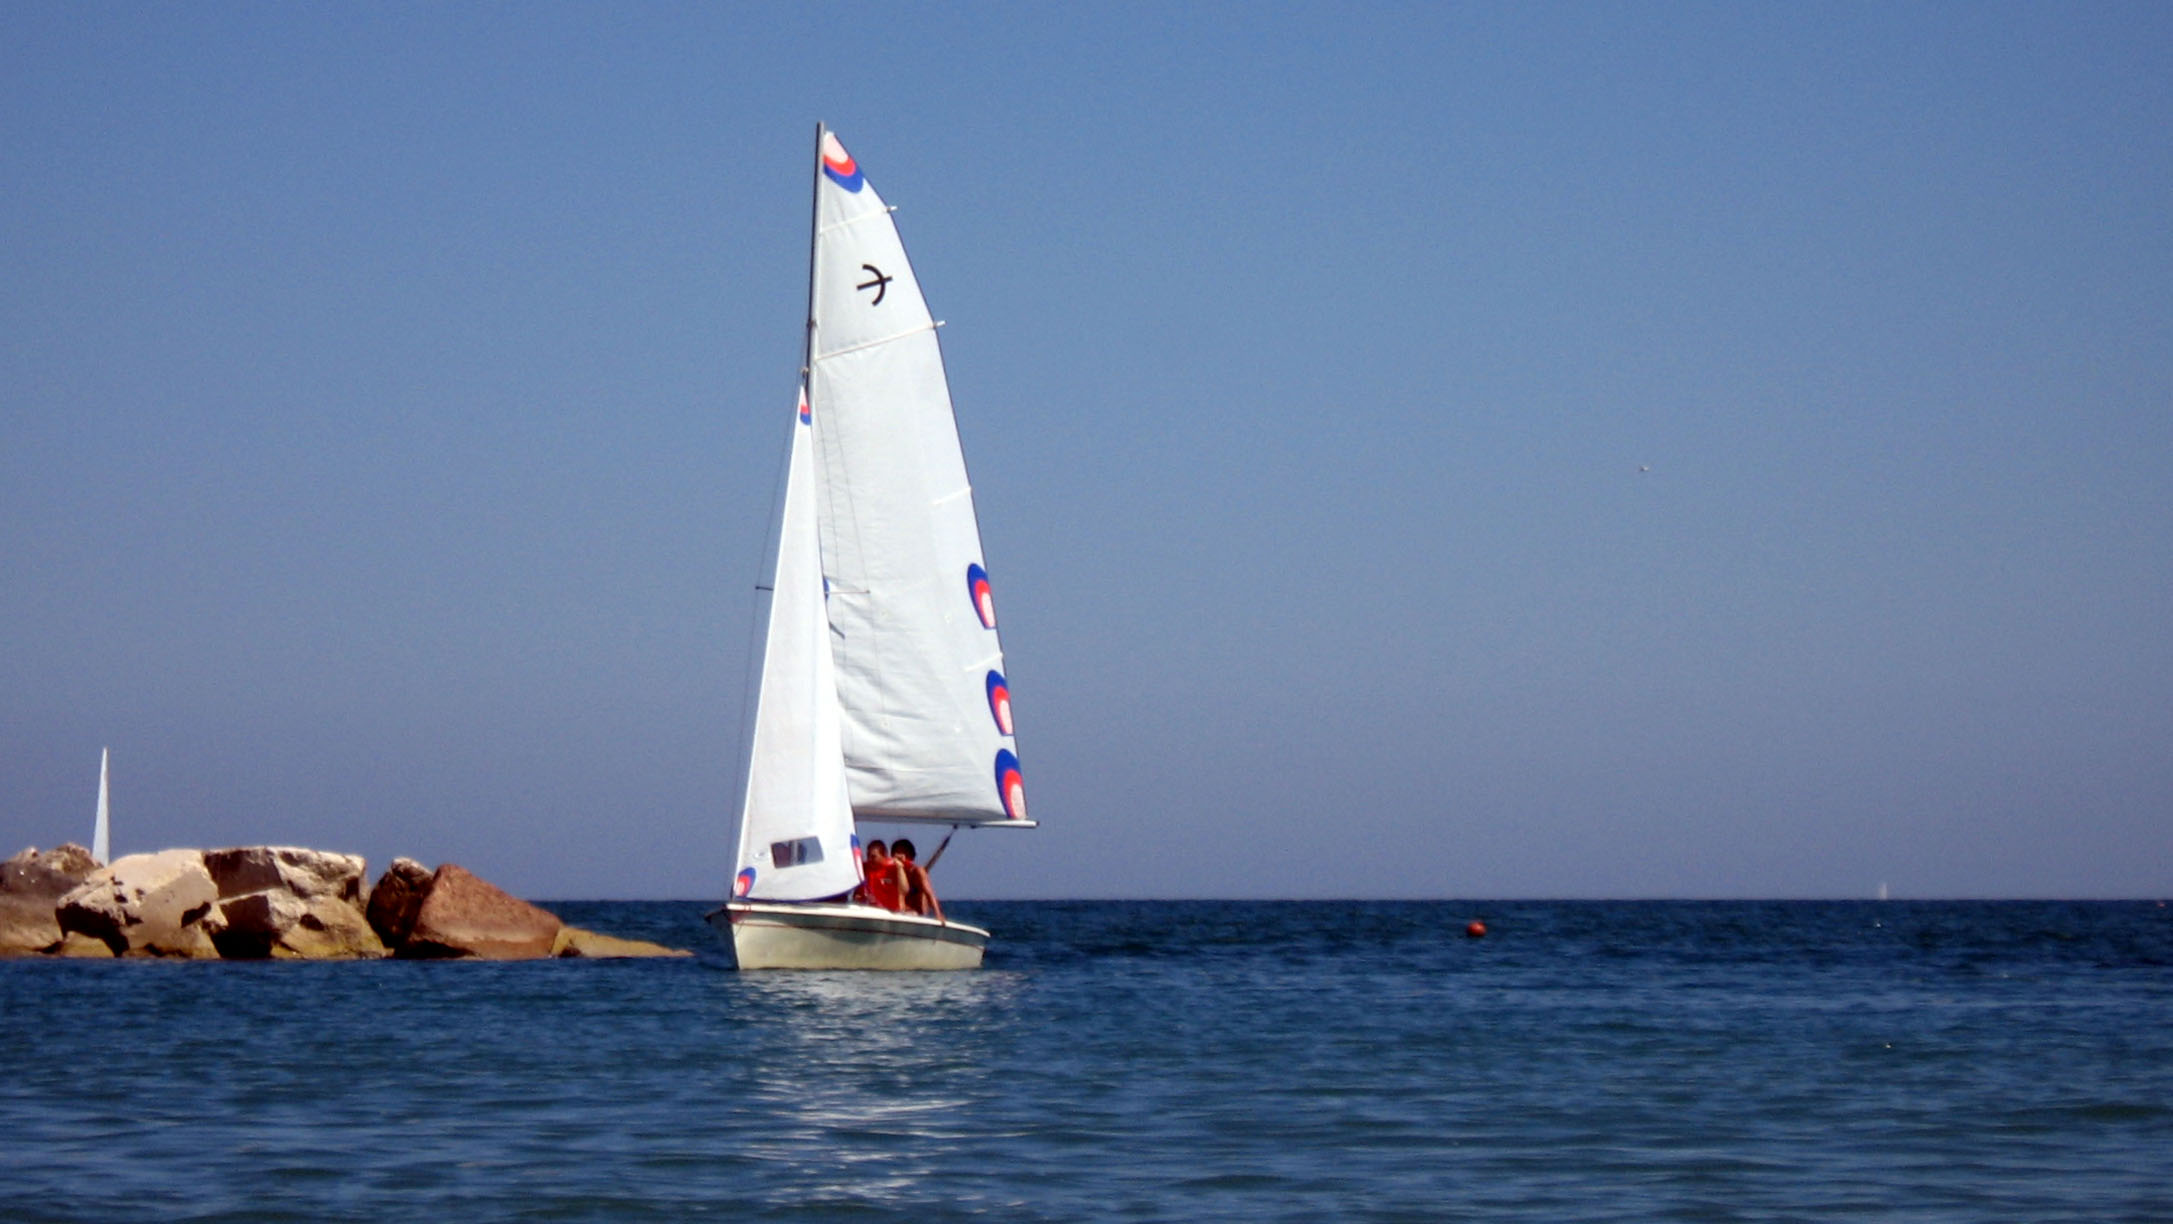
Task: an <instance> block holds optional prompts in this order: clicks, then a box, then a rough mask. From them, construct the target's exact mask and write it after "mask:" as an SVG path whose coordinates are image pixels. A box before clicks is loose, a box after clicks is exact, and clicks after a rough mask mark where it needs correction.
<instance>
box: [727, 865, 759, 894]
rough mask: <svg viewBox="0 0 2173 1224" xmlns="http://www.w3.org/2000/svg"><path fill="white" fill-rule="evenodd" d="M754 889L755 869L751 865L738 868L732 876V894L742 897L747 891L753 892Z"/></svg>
mask: <svg viewBox="0 0 2173 1224" xmlns="http://www.w3.org/2000/svg"><path fill="white" fill-rule="evenodd" d="M754 890H755V869H754V868H752V867H742V868H740V869H739V874H738V875H737V876H734V877H733V878H732V895H733V896H735V897H744V896H746V895H747V894H748V893H751V892H753V891H754Z"/></svg>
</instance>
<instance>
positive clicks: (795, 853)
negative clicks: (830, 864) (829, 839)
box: [770, 837, 822, 867]
mask: <svg viewBox="0 0 2173 1224" xmlns="http://www.w3.org/2000/svg"><path fill="white" fill-rule="evenodd" d="M821 861H822V840H821V839H820V838H815V837H800V838H795V839H793V840H792V841H781V842H771V843H770V863H771V865H772V866H777V867H798V866H801V865H802V864H805V863H819V862H821Z"/></svg>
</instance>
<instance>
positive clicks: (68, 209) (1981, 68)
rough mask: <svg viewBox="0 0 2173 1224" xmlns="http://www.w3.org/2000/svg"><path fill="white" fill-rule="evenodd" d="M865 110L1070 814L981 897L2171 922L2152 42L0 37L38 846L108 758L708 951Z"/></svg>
mask: <svg viewBox="0 0 2173 1224" xmlns="http://www.w3.org/2000/svg"><path fill="white" fill-rule="evenodd" d="M818 119H821V120H825V121H827V122H829V123H830V124H831V125H832V126H833V127H835V128H836V129H837V130H838V131H839V133H840V135H841V137H842V138H843V140H844V141H845V143H846V145H847V147H848V148H849V149H851V150H852V152H853V153H854V154H855V155H856V157H857V158H858V159H859V161H860V164H861V166H862V167H863V168H864V169H865V170H866V171H867V173H868V175H869V177H870V178H871V179H872V180H873V181H874V182H875V183H876V184H877V185H878V187H879V188H880V189H881V191H882V192H883V194H884V196H885V197H886V198H887V199H888V200H889V201H890V202H892V203H893V204H896V205H898V206H899V210H900V211H899V222H900V226H901V228H902V230H903V231H904V233H905V236H906V240H907V243H908V244H909V246H910V248H911V250H912V252H913V254H914V259H915V264H916V268H917V271H918V273H919V275H920V278H921V280H922V283H923V285H924V286H925V288H926V290H927V292H928V295H929V298H930V303H931V306H932V307H933V308H934V310H935V313H936V314H937V316H938V317H939V318H943V319H945V320H946V321H947V323H948V326H947V327H946V328H945V330H944V341H945V353H946V360H947V363H948V365H949V368H950V374H951V379H952V388H953V392H954V395H955V397H956V398H957V401H958V409H959V416H960V421H961V430H962V433H963V436H964V441H965V446H966V453H967V461H968V463H969V465H970V467H971V469H972V472H973V475H974V480H975V485H976V490H977V496H978V499H979V502H980V506H981V519H982V525H983V533H984V536H985V544H986V549H987V555H988V559H989V565H990V569H991V570H992V571H993V573H994V574H995V577H996V582H997V591H998V595H997V597H998V600H999V603H1000V606H1001V608H1002V615H1003V620H1004V630H1005V646H1006V650H1007V656H1008V657H1007V663H1008V667H1007V671H1008V673H1009V675H1010V678H1011V680H1012V684H1013V690H1014V694H1015V698H1016V702H1017V712H1018V718H1019V724H1020V744H1021V755H1022V756H1023V757H1024V759H1025V763H1026V767H1027V777H1028V785H1029V792H1030V794H1031V808H1032V812H1033V814H1034V816H1035V817H1036V818H1037V819H1039V820H1041V821H1042V822H1043V824H1044V827H1043V828H1042V829H1041V830H1039V831H1037V832H1033V833H1009V832H1002V833H997V832H992V833H983V834H978V835H971V836H966V837H962V838H961V840H960V843H959V844H958V845H956V846H954V847H953V849H952V851H951V853H950V855H949V856H947V857H946V859H945V860H944V863H943V866H942V869H941V870H940V871H939V873H938V876H939V883H940V884H942V886H943V887H944V889H945V891H946V892H947V893H948V894H949V895H952V896H956V897H971V896H1023V897H1079V896H1265V897H1308V896H1412V897H1429V896H1444V897H1447V896H1456V897H1489V896H1492V897H1501V896H1564V897H1578V896H1613V897H1622V896H1639V897H1642V896H1701V897H1702V896H1719V897H1735V896H1867V895H1870V894H1871V893H1872V892H1873V891H1874V890H1875V889H1876V888H1877V887H1878V885H1879V884H1880V883H1881V882H1886V883H1888V884H1889V885H1890V886H1891V888H1892V890H1893V893H1894V895H1896V896H2162V895H2164V894H2166V893H2167V892H2173V644H2169V641H2173V634H2169V633H2168V631H2167V628H2166V626H2167V624H2168V623H2169V616H2173V613H2169V609H2173V479H2169V473H2168V465H2169V463H2173V226H2169V224H2168V218H2169V217H2173V15H2169V10H2167V9H2166V8H2164V7H2163V6H2156V5H2133V6H2125V5H2113V6H2109V5H2069V6H2050V5H1994V4H1986V5H1960V4H1953V5H1901V4H1897V5H1848V6H1842V5H1827V6H1777V5H1755V6H1754V5H1711V6H1706V5H1649V6H1628V5H1575V6H1539V5H1532V6H1525V5H1516V6H1511V5H1498V6H1450V5H1409V6H1398V5H1375V6H1352V5H1317V6H1296V5H1292V6H1234V5H1232V6H1217V5H1201V6H1167V5H1085V6H1074V7H1069V8H1064V7H1055V6H1009V5H962V6H949V7H937V6H907V5H823V4H808V5H762V6H743V7H740V6H721V5H710V6H693V5H688V6H677V5H613V6H601V5H548V4H547V5H527V6H488V7H474V6H465V5H411V6H410V5H370V6H364V5H351V6H300V5H239V6H237V5H201V6H85V5H62V4H18V5H13V6H10V7H9V8H8V9H7V10H6V12H5V14H4V15H0V150H4V153H5V156H4V157H0V259H4V261H5V263H4V269H0V566H4V568H0V624H5V625H6V626H7V628H8V632H7V634H6V635H5V638H4V639H0V843H4V845H0V853H6V852H9V851H12V849H14V848H15V847H17V846H21V845H30V844H36V845H41V846H42V845H51V844H54V843H56V842H58V841H61V840H64V839H74V840H79V841H87V840H88V837H89V829H90V818H91V806H92V799H93V795H94V789H95V784H96V769H97V761H98V752H99V749H100V748H101V747H102V746H105V745H111V746H112V749H113V753H114V775H115V780H114V794H115V834H114V844H115V848H116V850H117V851H120V852H128V851H134V850H143V849H152V848H157V847H163V846H169V845H216V844H233V843H240V842H261V841H274V842H291V843H300V844H306V845H316V846H321V847H325V848H332V849H346V850H352V851H356V852H360V853H364V854H366V855H368V856H369V857H370V858H371V860H372V863H373V867H375V866H381V865H382V864H383V863H384V862H385V861H386V859H388V858H389V857H390V856H392V855H395V854H408V855H412V856H414V857H417V858H421V859H424V860H426V861H428V862H433V863H435V862H439V861H444V860H454V861H458V862H461V863H463V864H465V865H467V866H469V867H471V868H473V869H475V870H477V871H479V872H481V873H482V874H484V875H485V876H487V877H490V878H493V879H497V880H499V881H500V882H502V883H505V884H507V885H508V886H509V887H512V888H514V889H516V890H517V891H520V892H523V893H525V894H527V895H531V896H537V897H546V898H549V897H569V896H606V897H715V896H720V895H722V892H723V890H724V886H725V880H726V876H727V875H728V874H729V864H728V859H729V836H730V827H729V826H730V820H731V814H732V813H733V811H734V810H735V807H736V801H737V798H736V794H735V791H734V788H735V782H736V771H737V768H738V765H737V760H738V754H739V752H740V747H739V738H740V736H741V735H742V734H743V729H742V726H741V721H740V720H741V710H742V697H743V693H744V687H745V684H746V681H747V658H748V647H749V624H750V619H751V614H752V609H753V603H752V587H753V585H754V582H755V580H756V578H757V577H758V573H757V571H758V569H759V566H760V557H761V552H762V547H763V542H764V537H765V533H766V531H767V530H768V525H767V522H766V516H767V514H768V513H769V508H770V504H771V493H772V481H773V478H774V474H775V472H776V469H777V464H778V460H779V457H780V456H781V454H782V448H783V445H784V443H785V440H786V426H785V419H786V410H787V408H788V407H789V404H790V400H791V397H792V394H793V385H794V379H795V370H796V365H797V360H798V356H799V344H800V332H801V314H802V310H803V307H804V299H805V277H806V242H807V238H806V224H807V191H808V175H809V173H810V158H811V140H812V131H813V125H814V123H815V121H816V120H818ZM1646 467H1649V469H1650V470H1649V471H1645V470H1642V469H1643V468H1646Z"/></svg>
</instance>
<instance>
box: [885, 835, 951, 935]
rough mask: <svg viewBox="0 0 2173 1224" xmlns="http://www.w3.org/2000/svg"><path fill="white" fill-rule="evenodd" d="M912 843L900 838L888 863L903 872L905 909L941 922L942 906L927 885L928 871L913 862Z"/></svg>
mask: <svg viewBox="0 0 2173 1224" xmlns="http://www.w3.org/2000/svg"><path fill="white" fill-rule="evenodd" d="M914 853H915V851H914V849H913V843H912V842H910V841H908V840H906V839H905V838H903V837H901V838H899V839H898V841H897V844H895V845H893V846H892V847H891V859H890V861H891V862H893V863H895V864H897V865H898V867H899V868H900V869H902V870H903V871H904V872H905V909H906V910H907V911H909V912H911V913H915V914H919V915H921V916H922V917H924V918H933V919H935V920H936V921H937V922H941V921H943V905H942V903H941V902H938V901H937V900H936V890H935V889H934V888H933V887H932V886H930V885H929V883H928V869H927V868H926V867H923V866H921V865H920V864H919V863H916V862H914V861H913V855H914Z"/></svg>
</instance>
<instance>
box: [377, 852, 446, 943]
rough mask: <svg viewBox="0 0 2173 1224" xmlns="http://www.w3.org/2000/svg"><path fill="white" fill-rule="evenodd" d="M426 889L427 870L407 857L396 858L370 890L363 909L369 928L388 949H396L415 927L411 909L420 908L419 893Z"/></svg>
mask: <svg viewBox="0 0 2173 1224" xmlns="http://www.w3.org/2000/svg"><path fill="white" fill-rule="evenodd" d="M429 891H430V869H429V868H428V867H425V866H423V865H422V864H421V863H418V862H416V861H415V860H414V859H411V858H396V859H394V860H392V866H390V867H387V868H386V869H385V874H384V875H381V876H379V877H378V878H377V887H375V888H373V889H371V890H370V905H369V909H368V910H366V911H365V913H366V915H367V917H368V918H369V920H370V929H371V930H373V931H375V932H377V937H378V938H379V939H380V940H383V941H384V944H385V946H386V947H388V948H392V949H394V950H398V948H399V947H400V945H401V944H404V943H406V942H407V935H408V932H409V931H412V930H414V929H415V911H416V910H418V909H421V908H422V903H423V894H424V893H426V892H429Z"/></svg>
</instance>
